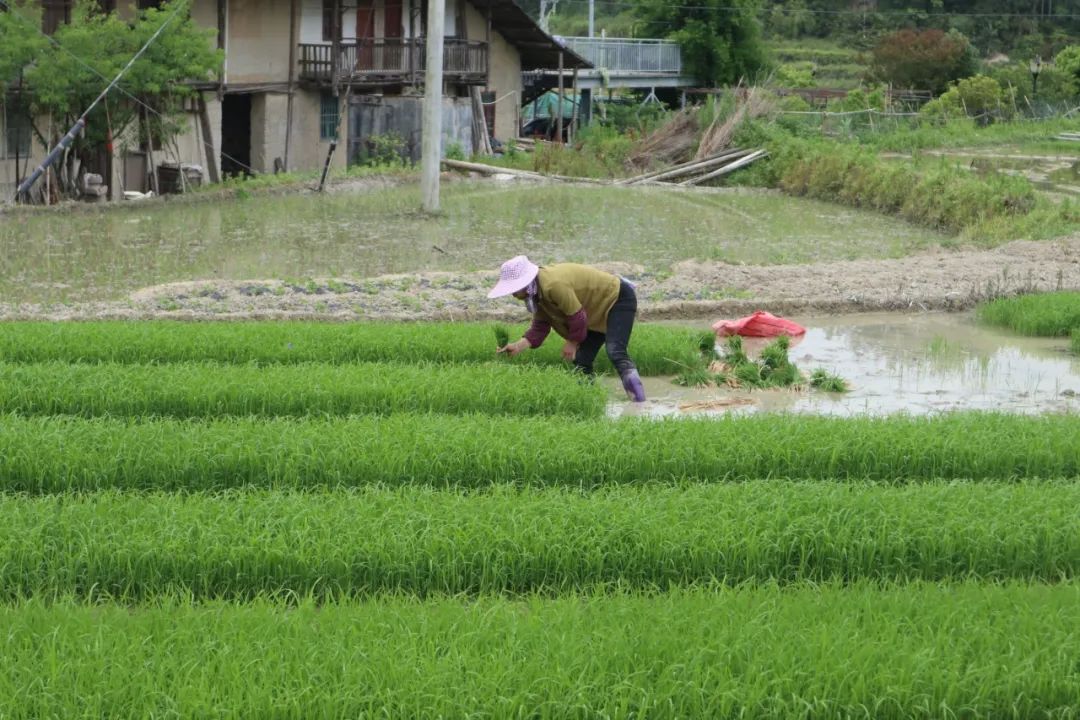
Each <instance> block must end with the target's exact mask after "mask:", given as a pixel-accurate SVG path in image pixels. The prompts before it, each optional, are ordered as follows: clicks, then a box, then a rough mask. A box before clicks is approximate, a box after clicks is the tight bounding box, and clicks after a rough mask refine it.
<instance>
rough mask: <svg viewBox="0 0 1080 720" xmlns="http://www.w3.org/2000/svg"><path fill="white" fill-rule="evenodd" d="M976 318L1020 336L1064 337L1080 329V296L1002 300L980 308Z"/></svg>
mask: <svg viewBox="0 0 1080 720" xmlns="http://www.w3.org/2000/svg"><path fill="white" fill-rule="evenodd" d="M977 314H978V317H979V319H980V320H981V321H982V322H985V323H988V324H990V325H1000V326H1002V327H1007V328H1009V329H1011V330H1013V331H1015V332H1018V333H1020V334H1021V335H1043V336H1050V337H1063V336H1067V335H1069V333H1071V332H1072V331H1073V330H1074V329H1077V328H1080V292H1052V293H1040V294H1035V295H1019V296H1017V297H1010V298H999V299H997V300H992V301H990V302H988V303H986V304H984V305H982V306H980V307H979V309H978V311H977Z"/></svg>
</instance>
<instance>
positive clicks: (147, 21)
mask: <svg viewBox="0 0 1080 720" xmlns="http://www.w3.org/2000/svg"><path fill="white" fill-rule="evenodd" d="M185 1H186V0H173V1H172V2H166V3H163V4H162V5H161V7H160V9H156V8H148V9H145V10H139V11H138V13H137V14H136V16H135V18H134V21H132V22H129V21H127V20H124V19H121V18H120V17H119V16H118V15H117V14H116V13H115V12H112V13H108V14H105V13H102V12H101V11H100V10H99V5H98V3H97V2H95V1H94V0H80V2H78V3H77V4H76V6H75V8H74V10H73V11H72V20H71V23H70V24H66V25H61V26H60V27H59V28H58V29H57V31H56V34H55V36H54V37H55V38H56V41H57V43H58V45H59V47H58V46H56V45H49V46H48V48H47V49H45V50H43V51H42V52H40V53H39V54H38V57H37V61H36V62H35V63H34V65H33V66H32V67H30V68H29V69H27V71H26V81H27V84H28V85H29V86H30V87H31V88H32V90H33V96H32V108H33V110H34V112H35V113H37V114H48V115H52V116H53V118H54V120H56V122H57V123H58V124H60V125H63V126H65V127H66V126H67V125H69V124H71V123H73V122H74V121H75V119H76V118H77V117H78V116H80V115H81V114H82V113H83V112H84V111H85V110H86V108H87V107H89V105H90V103H91V102H92V101H93V100H94V99H95V98H96V97H97V96H98V94H99V93H100V92H101V91H102V90H103V89H104V88H105V86H106V85H107V84H108V83H109V81H111V80H112V79H113V77H115V76H116V74H117V73H119V71H120V70H121V69H122V68H123V67H124V66H125V65H126V64H127V63H128V61H129V60H130V59H131V58H132V57H133V56H134V55H135V54H136V53H137V52H138V51H139V48H141V47H142V46H143V45H144V44H145V43H146V42H147V41H148V40H149V39H150V37H151V36H152V35H153V34H154V33H155V32H156V31H157V30H158V29H159V28H160V27H161V26H162V25H163V24H164V23H165V22H166V20H167V19H168V18H169V17H171V16H172V14H173V12H174V10H176V8H177V6H178V4H179V3H183V2H185ZM214 36H215V31H214V30H204V29H202V28H200V27H199V26H197V25H196V24H195V22H194V21H193V20H192V19H191V17H190V14H189V12H188V9H187V8H181V10H180V11H179V14H178V15H177V16H176V17H174V18H173V19H172V20H171V22H170V24H169V26H168V28H167V30H166V31H165V32H163V33H161V35H159V36H158V38H157V40H156V41H155V42H154V43H153V44H151V45H150V46H149V48H147V50H146V52H145V53H143V55H142V56H141V57H140V58H139V60H138V61H137V62H135V63H134V64H133V65H132V66H131V69H130V70H129V71H128V72H127V74H126V75H125V76H124V79H123V82H122V86H123V88H124V90H125V91H126V92H127V93H130V94H132V95H134V96H135V97H138V98H140V99H141V100H143V101H144V102H146V103H148V104H149V105H151V106H152V107H154V108H155V109H156V110H157V111H158V112H160V113H162V114H163V115H164V117H165V119H164V120H158V119H157V118H156V117H155V120H154V122H155V127H154V130H153V132H154V133H155V134H156V135H157V136H159V137H162V138H168V137H170V136H172V135H173V134H175V133H176V132H177V131H178V129H179V128H178V127H177V126H176V125H175V123H174V122H173V121H172V120H171V118H173V117H175V116H176V114H178V113H179V112H181V109H182V101H183V99H184V98H186V97H188V96H190V95H191V94H192V93H193V92H194V91H193V90H192V89H191V88H190V87H189V86H188V85H186V84H185V83H184V81H186V80H207V79H210V78H211V77H213V76H215V74H216V73H217V72H218V70H219V68H220V67H221V63H222V57H223V56H222V53H221V51H219V50H216V49H212V46H213V38H214ZM61 47H62V48H63V49H61ZM84 63H85V64H84ZM87 65H89V67H87ZM90 68H93V70H91V69H90ZM103 78H104V79H103ZM137 111H138V107H137V106H136V104H135V103H134V102H132V101H130V100H129V99H128V98H127V97H126V96H123V95H120V94H118V93H113V94H112V95H110V96H109V97H108V98H107V99H106V100H105V101H103V102H102V103H101V104H100V105H99V106H98V107H97V108H96V109H95V110H94V112H92V113H91V114H90V115H89V117H88V119H87V120H88V124H87V128H86V130H85V132H84V134H83V137H80V138H78V139H76V141H75V145H74V146H75V148H76V150H77V151H78V152H80V154H81V155H82V156H83V157H84V159H88V158H90V157H91V156H92V155H93V154H94V153H95V152H96V151H97V150H98V149H100V148H102V147H103V145H104V143H105V141H106V135H107V133H108V131H109V129H110V127H111V130H112V135H113V137H120V136H121V135H122V133H123V131H124V129H125V128H127V127H128V126H129V124H130V123H131V122H132V121H133V120H134V119H135V118H136V116H137Z"/></svg>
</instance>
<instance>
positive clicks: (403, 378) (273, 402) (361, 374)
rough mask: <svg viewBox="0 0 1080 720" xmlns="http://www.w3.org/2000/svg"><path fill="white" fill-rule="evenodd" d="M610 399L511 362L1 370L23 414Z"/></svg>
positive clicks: (507, 409)
mask: <svg viewBox="0 0 1080 720" xmlns="http://www.w3.org/2000/svg"><path fill="white" fill-rule="evenodd" d="M606 398H607V393H606V392H605V390H604V389H603V387H601V386H599V385H596V384H592V383H587V382H585V381H583V380H582V379H581V378H579V377H576V376H574V375H572V374H571V373H570V372H568V371H567V370H564V369H558V368H551V367H517V366H505V365H496V364H491V365H485V366H469V365H397V364H391V363H361V364H357V365H326V364H319V363H305V364H299V365H268V366H265V367H259V366H257V365H221V364H218V363H173V364H168V365H116V364H99V365H84V364H80V363H74V364H68V363H60V362H46V363H36V364H32V365H12V364H6V363H0V411H2V412H14V413H19V414H25V415H55V414H69V415H79V416H83V417H93V416H98V415H112V416H124V415H134V416H142V415H164V416H173V417H212V416H220V415H270V416H302V415H319V414H322V415H348V414H363V413H376V414H388V413H395V412H406V411H415V412H443V413H465V412H473V413H490V414H496V415H560V414H562V415H577V416H582V417H596V416H600V415H602V414H603V412H604V407H605V405H606Z"/></svg>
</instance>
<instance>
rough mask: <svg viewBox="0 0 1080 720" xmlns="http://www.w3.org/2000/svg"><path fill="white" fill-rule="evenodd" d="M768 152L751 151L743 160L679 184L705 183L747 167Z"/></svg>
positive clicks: (685, 185)
mask: <svg viewBox="0 0 1080 720" xmlns="http://www.w3.org/2000/svg"><path fill="white" fill-rule="evenodd" d="M768 154H769V153H767V152H765V151H764V150H757V151H755V152H753V153H751V154H750V155H747V156H746V157H744V158H742V159H741V160H736V161H735V162H733V163H731V164H730V165H725V166H724V167H722V168H720V169H719V170H713V171H712V172H711V173H708V174H706V175H702V176H700V177H695V178H690V179H689V180H686V181H684V182H681V183H679V185H680V186H682V187H689V186H691V185H697V184H699V183H703V182H705V181H706V180H712V179H713V178H718V177H720V176H721V175H727V174H728V173H729V172H733V171H735V170H738V169H739V168H741V167H745V166H747V165H749V164H750V163H752V162H754V161H755V160H760V159H761V158H763V157H765V156H766V155H768Z"/></svg>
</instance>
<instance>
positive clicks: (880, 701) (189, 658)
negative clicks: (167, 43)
mask: <svg viewBox="0 0 1080 720" xmlns="http://www.w3.org/2000/svg"><path fill="white" fill-rule="evenodd" d="M763 504H764V511H765V512H774V511H775V510H776V509H778V508H777V506H775V505H774V504H773V503H770V502H768V501H767V500H765V499H763ZM779 509H782V508H779ZM836 522H837V523H839V524H841V525H842V524H843V522H844V520H842V519H841V518H837V519H836ZM830 530H832V528H830ZM259 537H260V538H261V537H262V535H260V536H259ZM1039 546H1040V547H1041V546H1042V545H1041V543H1040V544H1039ZM153 551H157V548H154V549H153ZM684 551H685V555H686V556H692V555H693V553H694V548H693V547H686V548H684ZM952 556H953V555H951V554H950V557H952ZM800 560H802V558H800V556H799V555H797V554H796V553H795V552H794V550H793V552H792V553H791V562H792V563H799V562H800ZM342 562H343V563H344V562H348V563H349V564H350V565H356V566H360V567H362V566H363V562H364V560H363V559H362V558H349V559H348V560H346V559H344V558H343V559H342ZM593 562H594V564H595V565H596V566H597V567H601V566H603V564H604V559H603V558H602V557H596V558H594V559H593ZM412 568H413V563H410V564H409V566H407V567H406V568H402V569H403V570H404V571H405V572H411V571H412ZM244 570H245V569H244V568H242V567H238V568H236V569H235V571H234V572H235V574H236V575H242V574H243V573H244ZM178 595H179V593H176V594H170V595H165V596H162V597H159V598H157V599H155V600H154V601H152V602H150V603H147V604H145V605H140V606H136V607H131V606H127V605H120V604H105V605H99V604H97V603H93V602H87V601H84V600H82V599H76V598H73V597H71V596H59V597H56V598H43V599H41V600H37V599H33V600H22V601H18V602H15V603H12V604H10V605H6V606H3V607H0V623H2V624H3V627H4V633H5V639H6V645H5V649H4V657H5V665H6V668H7V669H6V672H5V674H4V689H5V692H4V693H3V694H2V695H0V715H3V716H5V717H12V718H57V717H63V718H76V717H86V716H88V715H90V714H91V713H94V714H95V715H99V716H117V715H124V716H130V717H148V718H149V717H154V718H157V717H166V716H170V715H172V716H177V717H205V716H211V715H224V714H226V713H224V712H221V710H222V709H225V708H242V709H243V710H242V713H241V712H239V711H237V712H236V713H235V714H237V715H239V714H243V715H246V716H250V717H260V718H270V717H282V718H331V717H347V718H374V717H380V718H413V719H415V720H433V719H435V718H463V717H485V718H528V717H543V718H594V717H595V718H619V719H623V720H625V719H628V718H667V717H671V718H732V717H738V716H745V717H754V718H766V717H768V718H796V717H813V718H815V719H817V718H820V719H821V720H839V719H840V718H855V717H870V716H873V717H875V718H878V719H880V720H899V719H900V718H919V717H948V718H953V717H958V718H959V717H964V718H966V717H990V718H1002V717H1009V718H1069V717H1070V715H1072V711H1073V708H1075V707H1076V706H1077V705H1078V704H1080V692H1078V691H1077V684H1076V677H1075V676H1076V658H1075V655H1074V654H1073V653H1072V652H1070V651H1069V648H1071V647H1073V643H1075V634H1076V633H1075V628H1076V627H1077V626H1078V625H1080V592H1078V590H1077V587H1076V585H1075V584H1073V583H1068V582H1062V583H1055V584H1034V583H1030V582H997V583H994V582H991V583H977V582H973V581H968V582H964V581H958V582H956V583H953V584H949V585H941V584H938V583H922V582H913V583H910V584H907V583H905V584H881V583H870V582H847V581H846V578H844V577H836V578H830V581H829V582H826V583H813V584H800V585H798V586H795V587H776V586H770V585H766V586H747V587H737V588H722V587H700V588H693V589H672V590H670V591H668V590H667V588H666V587H663V586H661V587H658V588H656V589H655V590H653V591H651V592H647V593H642V594H637V593H632V592H629V591H626V590H620V589H619V588H618V587H614V588H610V589H608V590H607V591H604V590H603V589H601V588H597V589H596V590H595V591H592V592H587V593H574V594H569V595H565V596H560V597H550V596H546V595H544V594H531V595H527V596H524V597H517V596H510V597H505V596H500V595H493V596H492V595H485V596H481V597H476V598H467V597H459V596H455V595H450V596H447V595H445V594H443V593H438V594H435V595H433V596H431V597H428V598H426V599H422V598H417V597H414V596H403V595H401V594H394V593H390V594H388V595H386V596H380V597H378V598H373V599H370V600H363V601H345V600H343V601H340V602H322V601H320V600H318V599H317V598H316V597H311V596H310V595H308V594H307V593H303V594H298V595H293V596H290V597H288V598H269V597H260V598H257V599H255V600H253V601H252V602H251V603H246V604H243V605H238V604H236V603H232V602H228V601H220V600H206V601H197V602H196V601H193V600H191V599H188V598H182V597H178ZM42 687H44V688H48V691H47V692H42V691H40V688H42ZM973 708H977V713H976V712H974V711H973ZM811 709H812V710H811Z"/></svg>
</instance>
